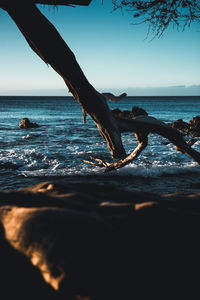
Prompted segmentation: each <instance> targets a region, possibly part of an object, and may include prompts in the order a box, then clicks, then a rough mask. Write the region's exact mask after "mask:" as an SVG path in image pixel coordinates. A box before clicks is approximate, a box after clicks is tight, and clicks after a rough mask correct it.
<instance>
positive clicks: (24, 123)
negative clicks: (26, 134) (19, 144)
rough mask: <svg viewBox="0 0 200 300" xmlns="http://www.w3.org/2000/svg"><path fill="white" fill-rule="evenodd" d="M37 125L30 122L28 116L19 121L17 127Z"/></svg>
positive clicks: (34, 126) (36, 126)
mask: <svg viewBox="0 0 200 300" xmlns="http://www.w3.org/2000/svg"><path fill="white" fill-rule="evenodd" d="M38 127H39V125H38V124H37V123H31V122H30V120H29V119H28V118H24V119H22V120H21V122H20V123H19V128H24V129H29V128H38Z"/></svg>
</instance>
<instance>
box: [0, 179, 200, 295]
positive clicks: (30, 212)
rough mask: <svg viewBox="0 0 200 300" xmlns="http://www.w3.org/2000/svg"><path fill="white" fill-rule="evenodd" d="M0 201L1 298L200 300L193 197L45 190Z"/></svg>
mask: <svg viewBox="0 0 200 300" xmlns="http://www.w3.org/2000/svg"><path fill="white" fill-rule="evenodd" d="M0 199H1V200H0V223H1V234H0V253H1V255H0V258H1V269H0V272H1V278H2V288H1V292H2V290H3V291H5V290H7V289H6V287H7V286H9V289H8V290H7V294H8V295H9V293H10V291H13V289H16V295H17V296H24V295H26V296H27V294H28V297H29V296H30V297H32V296H33V298H31V299H34V298H35V297H37V296H40V297H41V295H42V296H43V297H45V298H44V299H68V300H71V299H77V300H80V299H82V300H86V299H87V300H88V299H91V300H92V299H94V300H100V299H101V300H104V299H106V300H111V299H121V300H124V299H155V300H157V299H170V300H171V299H199V297H200V291H199V273H198V271H199V267H200V243H199V230H200V193H199V194H196V195H182V194H172V195H155V194H147V193H141V192H136V191H133V192H131V191H127V190H122V189H116V187H112V186H107V187H105V186H100V185H97V184H96V185H95V184H89V183H81V182H79V183H78V182H77V183H73V184H72V183H68V184H67V183H66V184H58V183H53V182H45V183H41V184H38V185H35V186H32V187H29V188H25V189H21V190H17V191H2V192H0ZM2 266H3V267H2ZM30 297H29V299H30ZM4 299H6V298H4ZM7 299H10V298H9V297H8V298H7Z"/></svg>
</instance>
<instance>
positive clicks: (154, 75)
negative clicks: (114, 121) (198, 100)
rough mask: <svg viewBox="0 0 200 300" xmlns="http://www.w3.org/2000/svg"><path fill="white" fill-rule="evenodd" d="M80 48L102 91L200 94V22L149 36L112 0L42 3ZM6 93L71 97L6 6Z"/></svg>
mask: <svg viewBox="0 0 200 300" xmlns="http://www.w3.org/2000/svg"><path fill="white" fill-rule="evenodd" d="M38 7H39V9H40V10H41V11H42V13H43V14H44V15H45V16H46V17H47V18H48V19H49V20H50V21H51V22H52V23H53V24H54V26H55V27H56V28H57V30H58V31H59V33H60V34H61V35H62V37H63V39H64V40H65V42H66V43H67V44H68V46H69V47H70V48H71V50H72V51H73V52H74V54H75V56H76V58H77V60H78V62H79V64H80V66H81V68H82V70H83V71H84V73H85V75H86V77H87V78H88V80H89V81H90V83H91V84H92V85H93V86H94V87H95V88H96V89H97V90H99V91H100V92H106V91H112V92H114V93H116V94H118V93H120V92H127V94H128V95H129V96H138V95H139V96H143V95H144V96H148V95H149V96H153V95H155V96H156V95H166V96H168V95H180V96H182V95H200V54H199V53H200V24H195V23H194V24H192V26H191V27H190V28H189V29H186V30H185V31H184V32H182V31H180V32H177V31H176V30H175V29H173V28H172V27H170V28H169V29H168V30H167V31H166V32H165V33H164V36H163V37H161V38H159V39H158V38H155V39H153V40H152V37H153V36H150V37H149V38H148V39H145V38H146V35H147V30H148V28H147V26H146V25H137V26H135V25H131V23H132V22H133V18H132V16H131V14H130V13H129V12H126V11H124V12H123V13H122V12H121V11H115V12H112V1H111V0H110V1H109V0H107V1H104V4H103V5H102V1H101V0H93V1H92V2H91V4H90V5H89V6H88V7H81V6H80V7H79V6H77V7H61V6H60V7H58V8H53V7H50V6H38ZM0 95H52V96H55V95H59V96H68V95H70V94H68V89H67V88H66V86H65V83H64V81H63V79H62V78H61V77H60V76H59V75H58V74H57V73H56V72H55V71H54V70H53V69H52V68H51V67H50V66H49V67H48V66H47V65H46V64H45V63H44V62H43V61H42V60H41V59H40V58H39V57H38V56H37V55H36V54H35V53H34V52H33V51H32V49H30V47H29V45H28V44H27V42H26V41H25V39H24V37H23V36H22V34H21V33H20V31H19V30H18V28H17V26H16V25H15V23H14V22H13V21H12V19H11V18H10V17H9V15H8V14H7V13H6V12H5V11H3V10H2V9H0Z"/></svg>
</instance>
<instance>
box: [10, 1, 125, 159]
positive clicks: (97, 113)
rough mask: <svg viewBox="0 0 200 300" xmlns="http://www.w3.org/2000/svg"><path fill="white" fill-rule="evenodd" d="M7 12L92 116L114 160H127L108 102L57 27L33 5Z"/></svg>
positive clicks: (32, 46) (29, 4)
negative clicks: (81, 66) (89, 77)
mask: <svg viewBox="0 0 200 300" xmlns="http://www.w3.org/2000/svg"><path fill="white" fill-rule="evenodd" d="M5 10H6V11H7V12H8V13H9V15H10V16H11V18H12V19H13V20H14V22H15V23H16V25H17V26H18V28H19V29H20V31H21V32H22V34H23V35H24V37H25V38H26V40H27V42H28V43H29V45H30V47H31V48H32V49H33V50H34V51H35V52H36V53H37V54H38V55H39V56H40V58H41V59H42V60H44V62H45V63H47V64H50V65H51V66H52V68H53V69H54V70H55V71H56V72H57V73H58V74H59V75H60V76H61V77H62V78H63V79H64V81H65V83H66V85H67V86H68V88H69V91H70V92H71V93H72V94H73V96H74V98H75V99H76V100H77V101H78V102H79V104H80V105H81V106H82V107H83V109H84V111H85V112H87V113H88V114H90V116H91V117H92V118H93V120H94V121H95V123H96V125H97V127H98V129H99V131H100V133H101V135H102V136H103V137H104V139H105V140H106V142H107V146H108V149H109V150H110V153H111V155H112V157H120V158H122V157H125V150H124V147H123V145H122V141H121V135H120V132H119V130H118V126H117V125H116V122H115V119H114V118H113V116H112V114H111V112H110V110H109V107H108V105H107V103H106V99H105V97H104V96H103V95H101V94H100V93H98V92H97V91H96V90H95V89H94V87H93V86H92V85H91V84H90V83H89V82H88V80H87V78H86V77H85V75H84V73H83V71H82V70H81V68H80V66H79V64H78V62H77V61H76V58H75V56H74V54H73V52H72V51H71V50H70V48H69V47H68V46H67V44H66V43H65V41H64V40H63V39H62V37H61V36H60V34H59V33H58V31H57V30H56V28H55V27H54V26H53V25H52V24H51V23H50V22H49V21H48V20H47V19H46V18H45V17H44V15H43V14H42V13H41V12H40V11H39V9H38V8H37V7H36V6H35V5H34V4H32V3H26V4H24V5H23V8H22V6H20V5H16V4H15V5H14V4H13V5H12V6H11V5H10V7H6V8H5Z"/></svg>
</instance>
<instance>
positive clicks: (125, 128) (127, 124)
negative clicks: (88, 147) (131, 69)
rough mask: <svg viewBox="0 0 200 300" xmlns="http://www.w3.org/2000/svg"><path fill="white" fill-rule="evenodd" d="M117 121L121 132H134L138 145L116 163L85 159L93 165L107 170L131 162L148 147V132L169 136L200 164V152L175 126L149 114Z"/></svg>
mask: <svg viewBox="0 0 200 300" xmlns="http://www.w3.org/2000/svg"><path fill="white" fill-rule="evenodd" d="M116 121H117V124H118V127H119V130H120V132H134V133H135V136H136V138H137V140H138V146H137V147H136V148H135V150H134V151H133V152H132V153H131V154H130V155H128V156H127V157H126V158H124V159H121V160H119V161H118V162H115V163H108V162H104V161H102V160H101V159H98V158H94V157H90V159H91V160H92V161H85V162H86V163H90V164H92V165H96V166H100V167H105V172H109V171H112V170H116V169H119V168H122V167H124V166H126V165H127V164H129V163H131V162H132V161H133V160H134V159H136V158H137V157H138V155H139V154H140V153H141V152H142V151H143V150H144V149H145V148H146V147H147V144H148V134H149V133H155V134H158V135H160V136H163V137H165V138H167V139H168V140H169V141H170V142H172V143H173V144H174V145H175V149H176V150H178V151H180V152H182V153H185V154H187V155H188V156H190V157H191V158H192V159H193V160H194V161H196V162H198V164H200V153H199V152H197V151H196V150H194V149H192V147H191V145H190V144H189V143H186V141H185V140H184V138H183V136H182V134H181V133H180V132H179V131H178V130H177V129H175V128H172V127H170V126H168V125H167V124H165V123H163V122H161V121H159V120H157V119H156V118H153V117H149V116H146V115H144V116H138V117H135V118H133V119H125V118H120V117H116Z"/></svg>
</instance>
